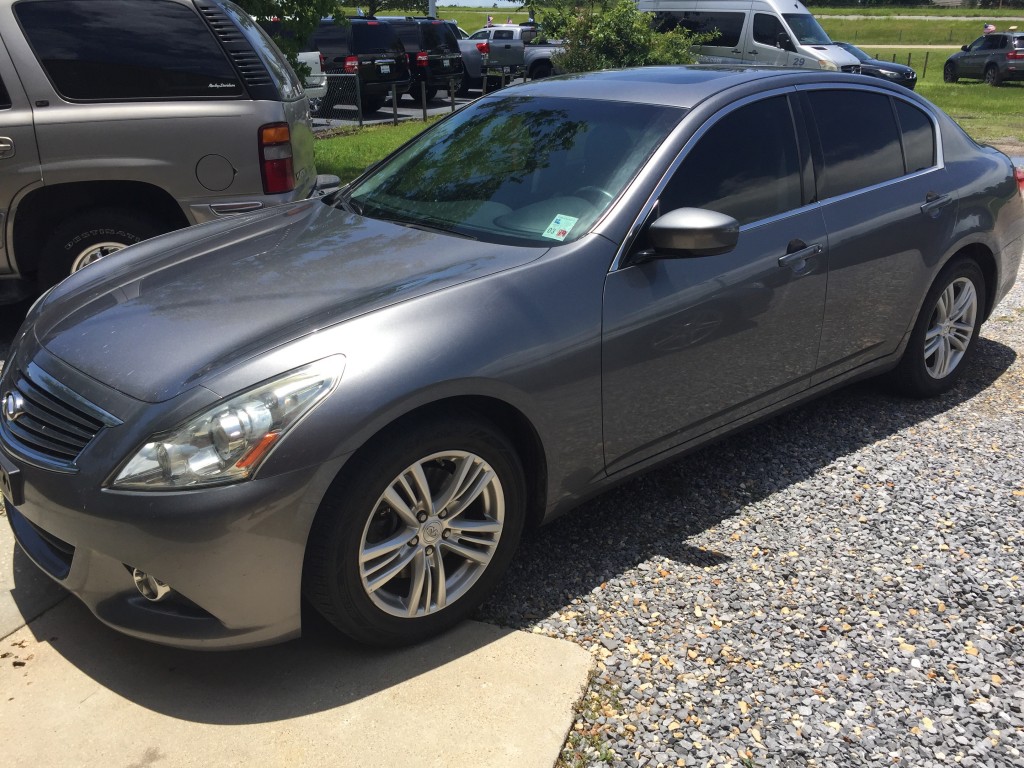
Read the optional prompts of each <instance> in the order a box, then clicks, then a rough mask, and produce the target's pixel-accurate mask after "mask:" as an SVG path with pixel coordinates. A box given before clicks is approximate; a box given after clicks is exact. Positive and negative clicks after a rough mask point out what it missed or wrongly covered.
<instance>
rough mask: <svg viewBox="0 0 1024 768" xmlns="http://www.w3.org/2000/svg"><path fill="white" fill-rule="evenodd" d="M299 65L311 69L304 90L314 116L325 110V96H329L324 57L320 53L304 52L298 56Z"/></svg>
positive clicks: (304, 83)
mask: <svg viewBox="0 0 1024 768" xmlns="http://www.w3.org/2000/svg"><path fill="white" fill-rule="evenodd" d="M298 59H299V63H300V64H305V65H306V66H307V67H309V74H308V75H306V79H305V81H304V82H303V84H302V85H303V90H305V92H306V98H307V99H309V111H310V112H311V113H313V114H314V115H317V114H320V112H321V110H322V109H323V100H324V96H326V95H327V75H326V74H325V73H324V55H323V54H322V53H320V52H319V51H303V52H301V53H299V56H298Z"/></svg>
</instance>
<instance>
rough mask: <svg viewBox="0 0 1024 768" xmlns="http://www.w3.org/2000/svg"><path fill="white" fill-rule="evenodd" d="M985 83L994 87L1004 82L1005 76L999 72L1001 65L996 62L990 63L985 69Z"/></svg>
mask: <svg viewBox="0 0 1024 768" xmlns="http://www.w3.org/2000/svg"><path fill="white" fill-rule="evenodd" d="M985 83H986V84H988V85H991V86H992V87H993V88H998V87H999V86H1000V85H1002V84H1003V76H1002V75H1001V74H1000V72H999V67H997V66H996V65H995V64H989V65H988V67H987V68H986V69H985Z"/></svg>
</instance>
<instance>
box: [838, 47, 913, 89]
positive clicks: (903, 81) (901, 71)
mask: <svg viewBox="0 0 1024 768" xmlns="http://www.w3.org/2000/svg"><path fill="white" fill-rule="evenodd" d="M833 43H834V44H835V45H838V46H839V47H840V48H842V49H843V50H844V51H846V52H847V53H850V54H853V55H854V56H855V57H856V58H857V60H858V61H859V62H860V73H861V74H862V75H868V76H869V77H881V78H883V79H885V80H888V81H889V82H890V83H896V84H897V85H902V86H903V87H904V88H909V89H910V90H914V87H915V86H916V85H917V72H915V71H914V70H913V69H912V68H911V67H908V66H906V65H905V64H897V63H896V62H894V61H882V60H881V59H873V58H871V57H870V56H868V55H867V54H866V53H864V51H862V50H861V49H860V48H858V47H857V46H856V45H853V44H852V43H840V42H838V41H833Z"/></svg>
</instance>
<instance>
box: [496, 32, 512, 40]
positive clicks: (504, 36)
mask: <svg viewBox="0 0 1024 768" xmlns="http://www.w3.org/2000/svg"><path fill="white" fill-rule="evenodd" d="M494 39H495V40H511V39H512V30H511V29H496V30H494Z"/></svg>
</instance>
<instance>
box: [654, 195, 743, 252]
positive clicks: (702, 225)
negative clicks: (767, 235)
mask: <svg viewBox="0 0 1024 768" xmlns="http://www.w3.org/2000/svg"><path fill="white" fill-rule="evenodd" d="M739 236H740V225H739V222H738V221H736V219H734V218H733V217H732V216H726V215H725V214H724V213H717V212H716V211H707V210H704V209H703V208H677V209H676V210H674V211H669V212H668V213H666V214H665V215H664V216H661V217H660V218H659V219H657V220H656V221H655V222H654V223H653V224H651V226H650V228H649V229H648V238H649V239H650V242H651V245H653V246H654V251H655V252H654V253H653V254H651V255H650V257H649V258H648V259H642V260H645V261H647V260H650V258H659V257H663V258H665V257H667V258H687V257H693V256H718V255H720V254H723V253H728V252H729V251H731V250H732V249H733V248H735V247H736V242H737V241H738V240H739Z"/></svg>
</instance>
